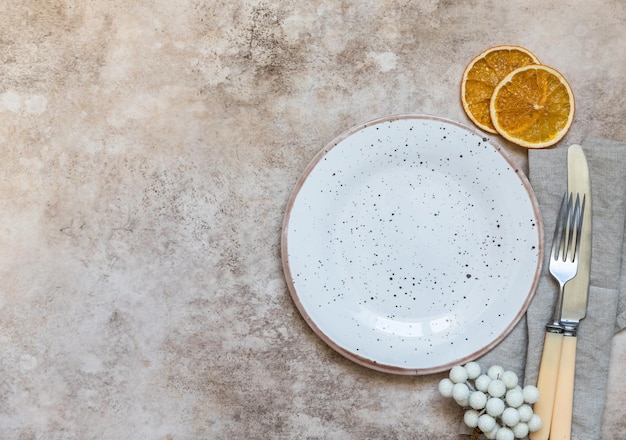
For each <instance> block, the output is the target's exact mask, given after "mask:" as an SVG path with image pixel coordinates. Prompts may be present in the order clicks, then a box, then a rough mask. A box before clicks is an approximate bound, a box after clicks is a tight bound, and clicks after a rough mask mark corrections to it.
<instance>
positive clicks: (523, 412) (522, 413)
mask: <svg viewBox="0 0 626 440" xmlns="http://www.w3.org/2000/svg"><path fill="white" fill-rule="evenodd" d="M517 412H518V413H519V421H520V422H524V423H526V422H528V421H529V420H530V418H531V417H532V416H533V409H532V408H531V407H530V405H527V404H524V405H522V406H520V407H519V408H517Z"/></svg>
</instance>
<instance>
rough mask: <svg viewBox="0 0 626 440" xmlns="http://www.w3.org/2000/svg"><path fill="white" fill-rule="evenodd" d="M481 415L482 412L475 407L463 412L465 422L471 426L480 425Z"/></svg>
mask: <svg viewBox="0 0 626 440" xmlns="http://www.w3.org/2000/svg"><path fill="white" fill-rule="evenodd" d="M479 417H480V413H479V412H478V411H476V410H475V409H468V410H467V411H465V414H463V423H465V425H467V426H468V427H469V428H476V427H477V426H478V418H479Z"/></svg>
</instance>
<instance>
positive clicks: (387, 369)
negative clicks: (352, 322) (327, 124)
mask: <svg viewBox="0 0 626 440" xmlns="http://www.w3.org/2000/svg"><path fill="white" fill-rule="evenodd" d="M408 119H414V120H431V121H437V122H440V123H442V124H449V125H453V126H455V127H458V128H461V129H463V130H467V131H468V132H470V133H471V134H474V135H476V136H478V137H481V138H482V139H483V141H484V142H485V143H487V144H489V145H490V146H491V147H492V148H493V149H494V150H495V151H496V152H498V153H499V154H500V155H501V156H502V158H503V159H505V161H506V162H507V164H508V166H509V167H511V169H512V170H514V171H515V174H516V175H517V177H518V178H519V179H520V181H521V183H522V185H523V186H524V189H525V190H526V193H527V194H528V197H529V200H530V203H531V206H532V208H533V213H534V215H535V220H536V226H537V236H538V237H537V238H538V253H537V255H538V256H537V265H536V267H535V273H534V277H533V281H532V284H531V287H530V291H529V292H528V293H527V295H526V299H525V300H524V303H523V305H522V307H521V308H520V310H519V311H518V313H517V314H516V315H515V317H514V318H513V320H512V321H511V322H510V323H509V325H508V326H507V327H506V328H505V329H504V330H503V331H502V332H501V333H500V335H498V336H497V337H496V338H495V339H494V340H492V341H491V342H490V343H488V344H486V345H485V346H483V347H482V348H480V349H478V350H476V351H474V352H473V353H471V354H469V355H467V356H465V357H463V358H460V359H455V360H454V361H452V362H449V363H446V364H441V365H437V366H433V367H428V368H404V367H399V366H396V365H388V364H384V363H379V362H376V361H375V360H373V359H369V358H365V357H363V356H359V355H357V354H355V353H353V352H352V351H350V350H347V349H345V348H344V347H342V346H340V345H339V344H337V343H336V342H335V341H334V340H333V339H332V338H330V337H329V336H328V335H326V334H325V333H324V332H323V331H322V330H321V329H320V328H319V326H318V325H317V324H316V323H315V321H314V320H313V319H312V318H311V316H310V315H309V313H308V312H307V310H306V308H305V307H304V305H303V304H302V302H301V301H300V298H299V296H298V292H297V290H296V287H295V285H294V278H293V276H292V273H291V268H290V265H289V258H288V241H289V237H288V230H289V220H290V219H291V212H292V209H293V206H294V204H295V201H296V199H297V197H298V194H299V193H300V190H301V188H302V186H303V185H304V183H305V182H306V180H307V179H308V177H309V176H310V174H311V172H312V171H313V170H314V169H315V167H316V166H317V164H318V163H319V162H320V161H321V160H322V159H323V158H324V157H325V156H326V155H327V154H328V153H329V152H330V151H331V150H332V149H333V148H335V147H337V146H338V145H339V144H340V143H341V142H342V141H343V140H345V139H347V138H348V137H350V136H352V135H353V134H355V133H358V132H359V131H361V130H363V129H365V128H367V127H369V126H372V125H377V124H381V123H384V122H393V121H398V120H408ZM280 240H281V242H280V250H281V262H282V268H283V275H284V278H285V281H286V283H287V288H288V290H289V293H290V296H291V299H292V300H293V302H294V304H295V306H296V308H297V309H298V312H299V313H300V315H301V316H302V318H303V319H304V321H305V322H306V323H307V325H308V326H309V327H310V328H311V330H312V331H313V332H314V333H315V334H316V335H317V337H319V338H320V339H321V340H322V341H324V343H326V345H328V346H329V347H330V348H332V349H333V350H334V351H336V352H337V353H339V354H340V355H342V356H344V357H345V358H347V359H348V360H351V361H352V362H354V363H356V364H358V365H361V366H363V367H367V368H369V369H372V370H376V371H380V372H384V373H391V374H396V375H414V376H418V375H427V374H434V373H439V372H442V371H446V370H449V369H450V368H452V367H453V366H455V365H459V364H464V363H467V362H469V361H471V360H474V359H477V358H479V357H481V356H483V355H485V354H486V353H488V352H489V351H491V350H492V349H493V348H495V346H497V345H498V344H499V343H500V342H502V341H503V340H504V339H505V338H506V337H507V336H508V335H509V334H510V333H511V332H512V331H513V329H514V328H515V326H516V325H517V324H518V323H519V321H520V320H521V319H522V317H523V316H524V314H525V313H526V312H527V310H528V307H529V306H530V303H531V301H532V299H533V297H534V295H535V293H536V291H537V285H538V283H539V279H540V278H541V274H542V269H543V255H544V246H545V237H544V233H543V219H542V216H541V210H540V208H539V202H538V200H537V196H536V194H535V192H534V190H533V188H532V186H531V184H530V180H529V179H528V176H526V173H524V172H523V171H522V170H520V167H518V166H517V164H516V163H515V162H514V161H513V160H512V159H511V157H510V156H509V154H508V152H507V151H506V150H504V149H503V148H502V146H501V145H499V144H498V143H496V142H494V141H493V140H492V139H491V138H490V137H489V136H487V135H486V134H485V133H482V132H480V131H478V130H475V129H473V128H471V127H469V126H467V125H465V124H463V123H461V122H458V121H455V120H452V119H448V118H444V117H441V116H434V115H428V114H422V113H400V114H393V115H388V116H383V117H379V118H375V119H371V120H369V121H367V122H364V123H361V124H358V125H355V126H353V127H352V128H350V129H348V130H346V131H344V132H343V133H341V134H340V135H338V136H336V137H335V138H334V139H332V140H331V141H330V142H328V143H327V144H326V145H325V146H324V147H323V148H322V149H321V150H319V151H318V152H317V153H316V154H315V155H314V156H313V158H312V159H311V161H310V162H309V163H308V164H307V166H306V167H305V168H304V170H303V171H302V172H301V173H300V175H299V177H298V179H297V181H296V184H295V186H294V188H293V190H292V191H291V194H290V195H289V199H288V201H287V205H286V208H285V213H284V216H283V221H282V229H281V236H280Z"/></svg>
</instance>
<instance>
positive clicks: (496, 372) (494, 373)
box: [487, 365, 504, 379]
mask: <svg viewBox="0 0 626 440" xmlns="http://www.w3.org/2000/svg"><path fill="white" fill-rule="evenodd" d="M502 373H504V368H502V367H501V366H500V365H492V366H491V367H489V369H488V370H487V376H489V377H490V378H492V379H500V376H502Z"/></svg>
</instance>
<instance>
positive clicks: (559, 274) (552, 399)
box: [530, 145, 591, 440]
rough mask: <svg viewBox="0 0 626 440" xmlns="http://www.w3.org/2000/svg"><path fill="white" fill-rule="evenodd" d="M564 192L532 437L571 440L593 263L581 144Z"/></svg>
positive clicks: (572, 156) (571, 157)
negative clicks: (537, 422) (538, 424)
mask: <svg viewBox="0 0 626 440" xmlns="http://www.w3.org/2000/svg"><path fill="white" fill-rule="evenodd" d="M567 168H568V173H567V174H568V178H567V188H568V189H567V193H566V194H564V195H563V198H562V200H561V206H560V209H559V214H558V217H557V220H556V226H555V231H554V237H553V240H552V248H551V252H550V263H549V268H550V273H551V274H552V276H553V277H554V279H555V280H556V281H557V282H558V284H559V294H558V296H557V300H556V304H555V308H554V312H553V315H552V319H551V320H550V322H548V324H547V325H546V335H545V340H544V347H543V353H542V358H541V364H540V367H539V376H538V380H537V388H538V389H539V391H540V396H541V397H540V398H539V401H538V402H537V403H536V404H535V407H534V411H535V413H536V414H538V415H539V416H540V417H541V419H542V421H543V426H542V428H541V429H540V430H539V431H536V432H534V433H532V434H531V435H530V438H531V440H547V439H550V440H567V439H569V438H570V435H571V425H572V408H573V398H574V375H575V365H576V342H577V331H578V326H579V324H580V321H581V320H582V319H583V318H584V317H585V315H586V312H587V297H588V293H589V273H590V265H591V184H590V180H589V169H588V166H587V160H586V158H585V154H584V152H583V151H582V148H581V147H580V146H579V145H572V146H571V147H569V149H568V154H567Z"/></svg>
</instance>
